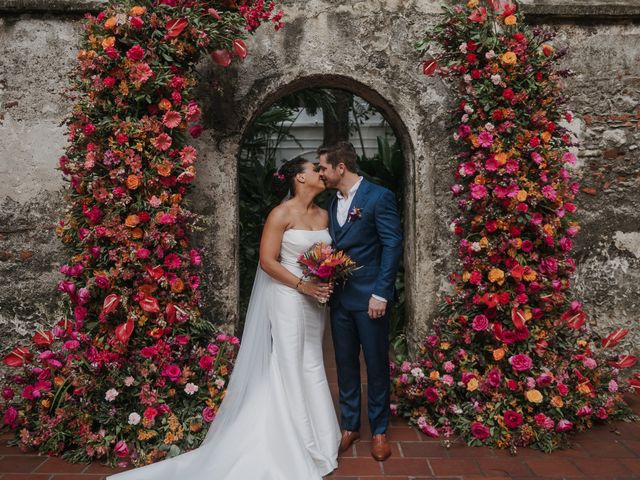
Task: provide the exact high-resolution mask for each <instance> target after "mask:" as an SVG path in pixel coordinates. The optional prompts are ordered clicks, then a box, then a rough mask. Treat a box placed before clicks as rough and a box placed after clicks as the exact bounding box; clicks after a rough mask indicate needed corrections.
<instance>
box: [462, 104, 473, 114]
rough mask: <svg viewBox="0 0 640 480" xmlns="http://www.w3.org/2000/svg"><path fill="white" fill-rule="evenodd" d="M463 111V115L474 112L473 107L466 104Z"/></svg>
mask: <svg viewBox="0 0 640 480" xmlns="http://www.w3.org/2000/svg"><path fill="white" fill-rule="evenodd" d="M464 111H465V113H473V112H474V110H473V107H472V106H471V105H469V104H468V103H467V104H465V106H464Z"/></svg>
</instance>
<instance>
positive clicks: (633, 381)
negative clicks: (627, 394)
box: [629, 373, 640, 395]
mask: <svg viewBox="0 0 640 480" xmlns="http://www.w3.org/2000/svg"><path fill="white" fill-rule="evenodd" d="M629 387H631V390H633V391H634V392H636V394H637V395H640V375H638V374H637V373H636V374H635V375H634V377H633V378H630V379H629Z"/></svg>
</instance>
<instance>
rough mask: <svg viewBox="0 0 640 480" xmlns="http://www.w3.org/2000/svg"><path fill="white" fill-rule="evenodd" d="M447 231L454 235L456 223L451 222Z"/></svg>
mask: <svg viewBox="0 0 640 480" xmlns="http://www.w3.org/2000/svg"><path fill="white" fill-rule="evenodd" d="M449 230H450V231H451V232H454V233H455V231H456V222H451V223H450V224H449Z"/></svg>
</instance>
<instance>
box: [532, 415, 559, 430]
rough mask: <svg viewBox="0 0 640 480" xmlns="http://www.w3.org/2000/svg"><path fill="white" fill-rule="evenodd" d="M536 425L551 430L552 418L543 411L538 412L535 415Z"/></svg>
mask: <svg viewBox="0 0 640 480" xmlns="http://www.w3.org/2000/svg"><path fill="white" fill-rule="evenodd" d="M535 420H536V425H537V426H539V427H542V428H544V429H545V430H551V429H552V428H553V425H554V422H553V419H552V418H549V417H547V416H546V415H545V414H544V413H539V414H537V415H536V416H535Z"/></svg>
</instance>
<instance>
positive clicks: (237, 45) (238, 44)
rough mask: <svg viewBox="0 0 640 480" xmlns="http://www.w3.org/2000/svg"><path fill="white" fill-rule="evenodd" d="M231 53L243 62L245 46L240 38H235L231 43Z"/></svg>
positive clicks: (245, 52)
mask: <svg viewBox="0 0 640 480" xmlns="http://www.w3.org/2000/svg"><path fill="white" fill-rule="evenodd" d="M233 51H234V52H235V53H236V55H238V57H240V58H242V59H243V60H244V59H245V58H246V57H247V46H246V45H245V44H244V42H243V41H242V39H240V38H236V39H235V40H234V41H233Z"/></svg>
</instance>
